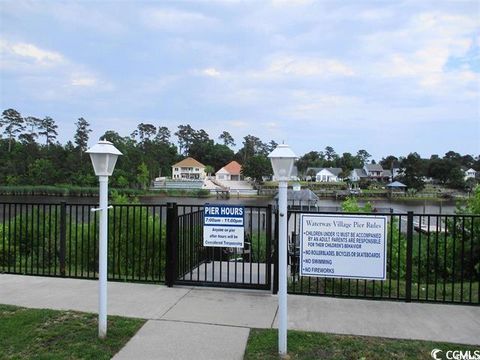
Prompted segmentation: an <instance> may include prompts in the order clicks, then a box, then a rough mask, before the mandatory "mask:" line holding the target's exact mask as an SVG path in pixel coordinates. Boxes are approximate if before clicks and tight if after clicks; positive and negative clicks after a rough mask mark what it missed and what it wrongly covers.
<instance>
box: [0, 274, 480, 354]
mask: <svg viewBox="0 0 480 360" xmlns="http://www.w3.org/2000/svg"><path fill="white" fill-rule="evenodd" d="M0 303H3V304H12V305H19V306H25V307H32V308H49V309H70V310H79V311H86V312H97V282H96V281H91V280H78V279H63V278H46V277H33V276H21V275H5V274H2V275H0ZM288 306H289V308H288V316H289V319H288V320H289V329H298V330H308V331H319V332H331V333H338V334H353V335H368V336H382V337H390V338H404V339H420V340H435V341H447V342H454V343H463V344H475V345H480V308H479V307H474V306H459V305H437V304H435V305H434V304H416V303H409V304H407V303H402V302H390V301H370V300H350V299H335V298H326V297H313V296H298V295H292V296H289V298H288ZM276 312H277V297H276V296H272V295H271V294H270V293H267V292H256V291H247V290H241V291H240V290H226V289H206V288H188V287H175V288H167V287H165V286H159V285H144V284H131V283H118V282H110V283H109V285H108V313H109V314H111V315H122V316H128V317H138V318H144V319H148V320H149V321H147V323H146V324H145V325H144V326H143V327H142V329H141V330H140V331H139V332H138V333H137V335H135V336H134V337H133V338H132V339H131V340H130V342H129V343H128V344H127V345H126V346H125V347H124V348H123V349H122V350H121V351H120V352H119V353H118V354H117V355H116V357H115V358H118V359H131V358H136V359H191V358H196V359H242V358H243V353H244V349H245V346H246V342H247V339H248V333H249V329H250V328H271V327H276V326H277V323H276V321H277V319H276Z"/></svg>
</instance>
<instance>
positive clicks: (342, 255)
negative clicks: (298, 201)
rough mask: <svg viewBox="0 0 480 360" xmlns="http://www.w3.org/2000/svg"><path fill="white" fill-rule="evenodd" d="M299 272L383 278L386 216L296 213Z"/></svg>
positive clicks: (308, 274)
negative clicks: (298, 238)
mask: <svg viewBox="0 0 480 360" xmlns="http://www.w3.org/2000/svg"><path fill="white" fill-rule="evenodd" d="M300 231H301V232H300V234H301V236H300V275H301V276H322V277H338V278H353V279H369V280H385V278H386V256H385V255H386V252H387V217H386V216H374V215H370V216H369V215H323V214H301V216H300Z"/></svg>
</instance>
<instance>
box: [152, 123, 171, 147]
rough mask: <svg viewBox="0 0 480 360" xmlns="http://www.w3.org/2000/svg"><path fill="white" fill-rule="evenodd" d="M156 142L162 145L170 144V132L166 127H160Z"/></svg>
mask: <svg viewBox="0 0 480 360" xmlns="http://www.w3.org/2000/svg"><path fill="white" fill-rule="evenodd" d="M155 142H157V143H161V144H170V130H168V128H167V127H166V126H159V127H158V131H157V135H156V136H155Z"/></svg>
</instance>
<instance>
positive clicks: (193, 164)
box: [172, 157, 205, 168]
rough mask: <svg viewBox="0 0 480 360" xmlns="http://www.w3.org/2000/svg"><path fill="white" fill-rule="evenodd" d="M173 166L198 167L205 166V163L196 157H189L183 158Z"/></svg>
mask: <svg viewBox="0 0 480 360" xmlns="http://www.w3.org/2000/svg"><path fill="white" fill-rule="evenodd" d="M172 166H173V167H198V168H204V167H205V165H203V164H202V163H201V162H199V161H197V160H195V159H194V158H191V157H187V158H186V159H183V160H182V161H180V162H178V163H176V164H174V165H172Z"/></svg>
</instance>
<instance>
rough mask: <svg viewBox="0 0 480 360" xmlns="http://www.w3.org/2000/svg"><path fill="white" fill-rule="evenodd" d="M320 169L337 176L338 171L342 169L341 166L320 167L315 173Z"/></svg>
mask: <svg viewBox="0 0 480 360" xmlns="http://www.w3.org/2000/svg"><path fill="white" fill-rule="evenodd" d="M322 170H327V171H329V172H330V173H331V174H332V175H335V176H338V175H340V173H341V172H342V171H343V170H342V169H341V168H320V170H319V171H318V172H317V174H318V173H319V172H320V171H322Z"/></svg>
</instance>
